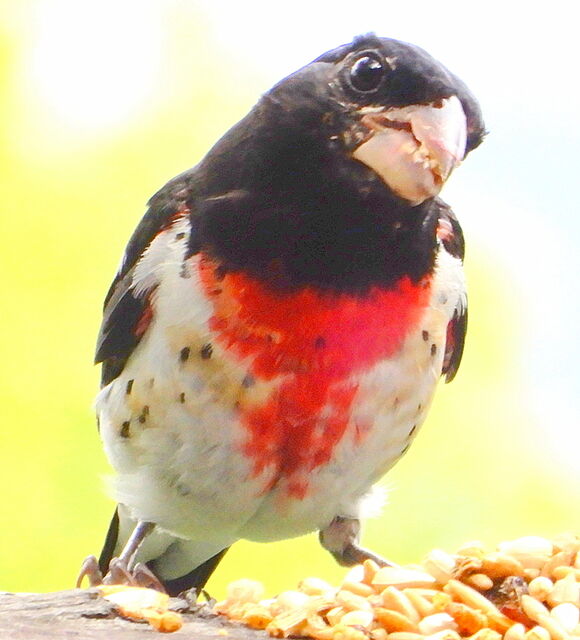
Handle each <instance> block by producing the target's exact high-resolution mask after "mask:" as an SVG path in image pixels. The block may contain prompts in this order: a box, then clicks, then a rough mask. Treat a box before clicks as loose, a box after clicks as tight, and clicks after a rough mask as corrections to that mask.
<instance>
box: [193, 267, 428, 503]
mask: <svg viewBox="0 0 580 640" xmlns="http://www.w3.org/2000/svg"><path fill="white" fill-rule="evenodd" d="M196 266H197V270H198V274H199V285H200V287H201V289H202V290H203V292H204V294H205V296H206V298H207V299H208V300H209V301H210V306H211V315H210V317H209V318H208V321H207V326H208V329H209V331H210V334H211V349H212V354H213V353H215V356H216V358H221V359H222V361H223V362H229V363H233V364H235V365H238V366H240V367H242V368H243V370H244V377H243V379H242V384H241V386H242V391H241V393H239V394H238V397H237V398H236V400H235V403H234V409H235V414H236V424H237V426H238V427H239V430H240V433H241V434H242V445H241V453H242V454H243V455H244V456H245V457H246V458H247V459H249V460H250V461H251V466H252V474H253V475H255V476H259V475H262V474H265V476H266V477H267V478H268V480H267V483H266V485H265V487H264V489H265V490H266V489H270V488H272V487H274V486H276V485H277V484H278V483H280V482H282V481H283V482H284V483H285V485H286V491H287V492H288V493H289V494H290V495H293V496H294V497H297V498H303V497H304V495H305V494H306V493H307V491H308V482H307V480H306V478H307V476H308V475H309V474H311V473H313V472H315V471H316V470H317V469H318V468H319V467H322V466H324V465H326V464H328V463H329V462H330V461H331V460H332V458H333V456H334V454H335V451H336V448H337V446H338V445H339V443H340V442H341V441H343V439H344V438H345V437H348V438H351V437H354V442H353V445H354V446H355V447H356V446H357V445H358V444H359V443H360V442H362V440H363V439H364V438H365V433H367V432H368V431H369V430H371V429H372V428H373V424H374V418H373V416H372V415H370V414H369V412H368V411H364V410H362V408H363V404H366V403H368V399H367V398H366V396H367V391H368V388H369V387H372V388H373V389H374V386H375V383H376V380H377V376H378V378H379V379H380V378H382V377H383V375H387V376H388V375H389V374H388V373H387V372H386V371H385V372H384V373H383V374H381V373H377V371H378V369H377V367H378V368H379V369H380V366H381V365H382V364H384V363H389V362H396V361H397V360H398V358H399V356H400V355H401V351H402V350H403V343H404V342H405V341H406V340H407V338H408V337H409V335H410V334H411V333H413V332H415V331H416V329H417V327H418V325H419V323H420V321H421V319H422V318H423V317H424V315H425V309H426V307H427V305H428V303H429V301H430V298H431V277H430V276H426V277H425V278H424V279H422V280H421V281H419V282H415V283H414V282H412V281H411V280H410V279H409V278H408V277H404V278H401V279H400V280H399V281H398V282H397V283H396V284H395V285H394V286H392V287H390V288H389V289H386V288H385V289H381V288H379V287H375V288H373V289H371V290H369V291H368V292H366V293H365V294H358V295H354V294H346V293H337V292H321V291H319V290H317V289H315V288H313V287H305V288H302V289H300V290H298V291H294V292H284V291H282V292H281V291H277V290H276V289H274V288H272V287H270V286H267V285H265V284H264V283H261V282H259V281H257V280H255V279H252V278H250V277H249V276H247V275H245V274H241V273H231V274H227V275H225V276H223V275H220V274H219V267H218V266H217V265H215V264H214V263H213V262H212V261H210V260H209V259H206V258H201V259H200V260H199V261H198V263H197V265H196ZM421 347H422V349H423V350H424V351H427V349H426V346H425V345H424V344H422V345H421ZM409 356H410V357H411V359H412V361H413V363H416V361H417V357H416V355H413V354H412V353H410V354H409ZM198 364H201V366H203V363H198ZM373 372H374V373H373ZM396 378H398V380H399V382H402V383H403V385H404V384H406V382H405V381H404V380H401V377H400V376H399V375H397V376H396ZM409 383H410V381H409ZM381 384H384V386H385V387H389V385H388V383H387V382H386V381H384V380H383V381H382V383H381ZM374 390H375V391H376V392H379V394H380V395H381V396H383V397H384V395H385V393H384V391H383V392H381V389H380V388H377V389H374ZM388 395H390V394H388Z"/></svg>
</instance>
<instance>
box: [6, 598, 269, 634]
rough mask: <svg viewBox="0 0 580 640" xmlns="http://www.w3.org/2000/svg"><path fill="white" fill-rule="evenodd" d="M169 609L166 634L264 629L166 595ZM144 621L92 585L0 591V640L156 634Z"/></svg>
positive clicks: (234, 632) (238, 632)
mask: <svg viewBox="0 0 580 640" xmlns="http://www.w3.org/2000/svg"><path fill="white" fill-rule="evenodd" d="M170 609H172V610H174V611H179V612H180V613H181V614H182V616H183V621H184V624H183V627H182V628H181V629H180V630H179V631H176V632H174V633H172V634H171V636H170V637H171V638H175V640H178V639H179V638H189V640H216V638H222V639H223V638H226V639H227V640H264V638H266V634H265V633H264V632H261V631H254V630H252V629H248V628H246V627H242V626H239V625H235V624H232V623H230V622H228V621H227V620H225V619H224V618H223V617H221V616H218V615H216V614H214V613H212V611H211V610H210V608H209V607H208V606H207V605H199V606H194V607H190V606H189V603H188V602H187V601H185V600H182V599H180V598H172V599H171V605H170ZM158 633H159V632H158V631H155V630H154V629H153V628H152V627H150V626H149V625H148V624H147V623H145V622H143V623H141V622H135V621H131V620H126V619H124V618H122V617H121V616H120V615H119V614H118V613H117V611H116V609H115V606H114V605H113V604H111V603H110V602H108V601H107V600H105V599H103V598H101V597H100V596H99V595H98V593H97V591H96V590H95V589H72V590H70V591H57V592H54V593H7V592H0V640H8V639H10V640H52V639H54V640H56V639H58V640H66V639H68V638H74V639H75V640H96V639H97V638H98V640H103V639H107V640H109V639H110V640H117V639H119V640H121V639H122V640H143V639H144V638H153V637H155V636H156V635H158Z"/></svg>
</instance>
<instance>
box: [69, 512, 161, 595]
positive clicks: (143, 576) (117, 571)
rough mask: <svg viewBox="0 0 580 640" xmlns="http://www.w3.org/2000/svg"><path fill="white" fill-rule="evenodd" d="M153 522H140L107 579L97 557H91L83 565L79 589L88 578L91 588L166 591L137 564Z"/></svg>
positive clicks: (112, 562)
mask: <svg viewBox="0 0 580 640" xmlns="http://www.w3.org/2000/svg"><path fill="white" fill-rule="evenodd" d="M154 528H155V524H154V523H153V522H143V521H139V522H138V523H137V526H136V527H135V529H133V533H132V534H131V537H130V538H129V540H127V544H126V545H125V546H124V548H123V550H122V551H121V554H120V555H119V557H117V558H112V559H111V561H110V563H109V567H108V572H107V575H106V576H105V577H103V574H102V573H101V571H100V569H99V563H98V562H97V559H96V558H95V556H89V557H88V558H86V559H85V561H84V562H83V564H82V565H81V570H80V573H79V576H78V578H77V587H80V584H81V582H82V580H83V578H84V577H85V576H86V577H87V578H88V579H89V584H90V586H91V587H94V586H97V585H99V584H125V585H136V586H147V587H151V588H153V589H157V590H158V591H165V589H164V588H163V585H162V584H161V582H160V581H159V580H158V578H157V577H156V576H155V575H154V574H153V572H152V571H151V570H150V569H149V568H148V567H147V566H146V565H145V564H143V563H141V562H139V563H137V564H136V563H135V558H136V556H137V551H138V550H139V547H140V546H141V544H142V542H143V540H145V538H146V537H147V536H148V535H149V534H150V533H151V532H152V531H153V529H154Z"/></svg>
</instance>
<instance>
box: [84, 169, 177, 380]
mask: <svg viewBox="0 0 580 640" xmlns="http://www.w3.org/2000/svg"><path fill="white" fill-rule="evenodd" d="M186 180H187V177H186V176H185V175H184V176H179V177H178V178H176V179H174V180H172V181H171V182H169V183H168V184H167V185H166V186H165V187H164V188H163V189H162V190H161V191H159V192H158V193H157V194H155V195H154V196H153V197H152V198H151V200H150V201H149V207H148V210H147V212H146V213H145V215H144V216H143V218H142V220H141V222H140V223H139V225H138V226H137V228H136V229H135V232H134V233H133V235H132V236H131V239H130V240H129V243H128V244H127V248H126V250H125V253H124V255H123V260H122V262H121V266H120V267H119V270H118V272H117V274H116V276H115V278H114V280H113V282H112V284H111V286H110V288H109V291H108V293H107V296H106V298H105V303H104V309H103V320H102V323H101V328H100V331H99V335H98V338H97V347H96V354H95V363H99V362H102V363H103V368H102V375H101V383H102V385H103V386H105V385H107V384H109V382H111V380H114V379H115V378H116V377H117V376H118V375H119V374H120V373H121V371H122V370H123V367H124V366H125V363H126V362H127V359H128V358H129V356H130V355H131V353H132V352H133V350H134V349H135V347H136V346H137V344H139V341H140V340H141V338H142V336H143V334H144V333H145V331H146V329H147V325H148V323H149V321H150V319H151V306H150V305H151V296H152V295H153V293H154V291H155V288H156V282H155V277H154V273H151V277H150V278H148V281H147V282H146V283H144V282H142V281H141V282H140V283H139V286H136V281H135V274H136V270H138V269H139V263H140V261H142V260H143V259H144V255H145V253H146V252H147V249H148V248H149V246H150V245H151V242H152V241H153V240H154V239H155V238H156V237H157V236H158V235H159V234H161V233H162V232H163V231H165V230H167V229H169V228H171V227H172V226H173V225H174V224H175V223H176V222H177V221H178V220H180V219H182V218H183V217H184V216H187V215H189V208H188V205H187V202H186V197H187V193H188V189H187V183H186ZM161 259H162V256H158V257H157V260H158V261H159V260H161ZM150 262H154V260H153V259H151V258H150ZM151 270H152V271H153V270H154V264H152V265H151ZM141 280H143V279H141Z"/></svg>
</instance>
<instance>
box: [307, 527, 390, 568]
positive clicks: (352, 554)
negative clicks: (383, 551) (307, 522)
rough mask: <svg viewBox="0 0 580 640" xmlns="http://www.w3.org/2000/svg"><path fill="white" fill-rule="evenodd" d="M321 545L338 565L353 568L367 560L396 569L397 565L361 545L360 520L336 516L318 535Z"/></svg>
mask: <svg viewBox="0 0 580 640" xmlns="http://www.w3.org/2000/svg"><path fill="white" fill-rule="evenodd" d="M318 537H319V539H320V544H321V545H322V546H323V547H324V549H326V550H327V551H329V552H330V553H331V554H332V555H333V556H334V559H335V560H336V561H337V562H338V564H340V565H342V566H343V567H352V566H354V565H356V564H362V563H363V562H364V561H365V560H372V561H373V562H376V563H377V564H378V565H379V567H396V566H397V565H396V564H395V563H394V562H391V561H390V560H387V559H385V558H383V557H382V556H380V555H378V554H376V553H374V552H373V551H370V550H369V549H365V548H364V547H361V546H360V545H359V543H358V542H359V537H360V520H358V518H345V517H343V516H336V517H335V518H334V520H333V521H332V522H331V523H330V524H329V525H328V527H326V528H325V529H322V530H321V531H320V533H319V534H318Z"/></svg>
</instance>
